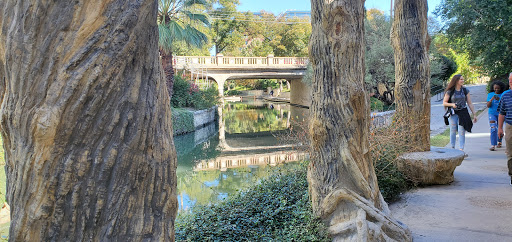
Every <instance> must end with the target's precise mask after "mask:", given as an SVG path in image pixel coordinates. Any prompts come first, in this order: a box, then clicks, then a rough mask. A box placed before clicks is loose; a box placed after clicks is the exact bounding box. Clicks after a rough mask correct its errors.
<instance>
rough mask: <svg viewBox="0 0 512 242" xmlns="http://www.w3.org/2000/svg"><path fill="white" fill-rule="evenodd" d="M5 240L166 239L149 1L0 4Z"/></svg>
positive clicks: (165, 179)
mask: <svg viewBox="0 0 512 242" xmlns="http://www.w3.org/2000/svg"><path fill="white" fill-rule="evenodd" d="M0 7H1V8H0V9H1V10H0V31H1V34H0V40H1V41H0V64H1V66H0V68H1V71H0V74H1V76H0V78H1V79H0V81H2V85H0V86H2V87H4V86H5V89H2V93H1V96H2V97H3V99H2V109H1V128H2V137H3V142H4V148H5V157H6V165H5V169H6V175H7V194H6V198H7V202H8V203H9V204H10V205H11V227H10V230H9V239H10V240H12V241H142V240H144V241H173V240H174V219H175V216H176V211H177V200H176V173H175V171H176V152H175V150H174V144H173V139H172V127H171V112H170V107H169V95H168V94H167V90H166V89H165V82H164V80H163V79H162V78H161V76H160V64H159V58H158V45H157V41H158V30H157V26H156V13H157V2H156V1H154V0H143V1H135V0H128V1H102V0H77V1H35V0H32V1H30V0H27V1H16V0H4V1H1V2H0Z"/></svg>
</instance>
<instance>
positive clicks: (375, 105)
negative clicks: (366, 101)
mask: <svg viewBox="0 0 512 242" xmlns="http://www.w3.org/2000/svg"><path fill="white" fill-rule="evenodd" d="M370 110H372V111H381V110H384V103H383V102H382V101H381V100H379V99H377V98H374V97H370Z"/></svg>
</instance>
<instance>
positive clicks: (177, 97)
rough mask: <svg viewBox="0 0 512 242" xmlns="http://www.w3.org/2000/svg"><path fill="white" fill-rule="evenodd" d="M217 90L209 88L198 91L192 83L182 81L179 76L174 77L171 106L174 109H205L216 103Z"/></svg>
mask: <svg viewBox="0 0 512 242" xmlns="http://www.w3.org/2000/svg"><path fill="white" fill-rule="evenodd" d="M218 99H219V94H218V92H217V88H215V87H213V86H212V87H209V88H207V89H205V90H200V89H199V88H198V87H197V86H196V85H195V84H194V83H190V82H188V81H187V80H185V79H183V78H182V77H181V76H180V75H176V76H174V86H173V95H172V98H171V106H172V107H175V108H183V107H191V108H196V109H205V108H209V107H212V106H214V105H216V104H217V103H218Z"/></svg>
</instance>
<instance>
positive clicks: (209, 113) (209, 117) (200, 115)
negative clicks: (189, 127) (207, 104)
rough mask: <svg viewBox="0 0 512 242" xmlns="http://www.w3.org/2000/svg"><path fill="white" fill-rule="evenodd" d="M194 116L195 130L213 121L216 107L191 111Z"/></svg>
mask: <svg viewBox="0 0 512 242" xmlns="http://www.w3.org/2000/svg"><path fill="white" fill-rule="evenodd" d="M192 114H193V115H194V127H195V129H198V128H201V127H203V126H205V125H206V124H208V123H211V122H213V121H215V118H216V114H217V106H213V107H211V108H208V109H203V110H198V111H193V112H192Z"/></svg>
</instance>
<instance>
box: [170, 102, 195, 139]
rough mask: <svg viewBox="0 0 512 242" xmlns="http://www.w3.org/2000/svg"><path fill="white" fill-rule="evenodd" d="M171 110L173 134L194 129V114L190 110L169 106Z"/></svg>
mask: <svg viewBox="0 0 512 242" xmlns="http://www.w3.org/2000/svg"><path fill="white" fill-rule="evenodd" d="M171 112H172V128H173V134H174V135H180V134H184V133H188V132H192V131H194V130H195V127H194V114H192V112H190V111H188V110H186V109H181V108H171Z"/></svg>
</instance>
